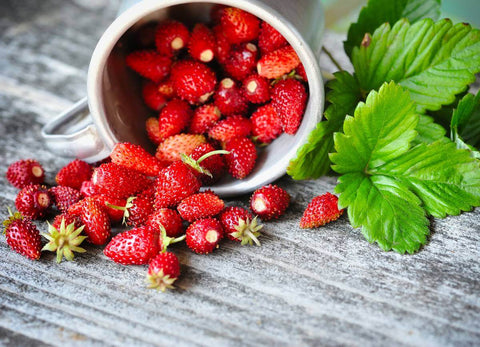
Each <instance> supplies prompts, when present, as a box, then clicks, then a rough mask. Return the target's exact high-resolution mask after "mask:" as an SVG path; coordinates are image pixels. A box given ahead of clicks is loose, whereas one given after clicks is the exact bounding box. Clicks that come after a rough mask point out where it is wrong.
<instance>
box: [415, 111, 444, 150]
mask: <svg viewBox="0 0 480 347" xmlns="http://www.w3.org/2000/svg"><path fill="white" fill-rule="evenodd" d="M416 130H417V133H418V135H417V137H416V138H415V140H414V141H413V143H414V144H419V143H432V142H435V141H438V140H443V141H448V139H447V138H446V137H445V133H446V131H445V128H444V127H442V126H441V125H439V124H436V123H435V122H434V121H433V118H432V117H429V116H425V115H422V116H420V118H419V120H418V124H417V128H416Z"/></svg>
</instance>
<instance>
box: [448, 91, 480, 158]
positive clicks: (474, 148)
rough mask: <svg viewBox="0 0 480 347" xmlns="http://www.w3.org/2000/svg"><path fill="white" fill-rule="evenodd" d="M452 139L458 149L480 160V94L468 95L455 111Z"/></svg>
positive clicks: (452, 123)
mask: <svg viewBox="0 0 480 347" xmlns="http://www.w3.org/2000/svg"><path fill="white" fill-rule="evenodd" d="M450 129H451V136H450V137H451V139H452V141H454V142H455V143H456V144H457V148H465V149H468V150H469V151H471V153H472V156H473V157H475V158H479V159H480V152H479V149H480V92H479V93H477V95H476V96H474V95H473V94H466V95H465V96H464V97H463V98H462V99H461V100H460V102H459V103H458V106H457V108H456V109H455V110H454V111H453V114H452V121H451V124H450Z"/></svg>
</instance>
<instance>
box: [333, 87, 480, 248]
mask: <svg viewBox="0 0 480 347" xmlns="http://www.w3.org/2000/svg"><path fill="white" fill-rule="evenodd" d="M415 107H416V106H415V103H414V102H413V101H412V100H411V98H410V96H409V93H408V92H407V91H405V90H404V89H403V88H402V87H401V86H399V85H396V84H395V83H394V82H390V83H388V84H387V83H385V84H384V85H383V86H381V87H380V89H379V91H378V92H376V91H372V92H371V93H370V94H369V95H368V97H367V100H366V102H365V103H361V104H359V106H358V107H357V109H356V110H355V115H354V117H350V116H349V117H347V118H346V119H345V122H344V126H343V133H336V134H335V135H334V141H335V149H336V153H332V154H331V155H330V158H331V160H332V162H333V163H334V165H332V168H333V169H334V170H335V171H336V172H338V173H340V174H342V176H340V177H339V179H338V182H339V183H338V185H337V187H336V188H335V192H336V193H339V194H340V196H339V207H340V208H345V207H348V216H349V219H350V222H351V224H352V226H354V227H362V233H363V234H364V236H365V238H366V239H367V240H368V241H369V242H377V243H378V244H379V246H380V247H381V248H382V249H384V250H390V249H393V250H395V251H397V252H399V253H405V252H409V253H413V252H415V251H416V250H418V249H419V248H420V246H421V245H423V244H424V243H425V242H426V236H427V235H428V233H429V229H428V219H427V214H430V215H433V216H436V217H444V216H445V215H446V214H458V213H460V211H462V210H464V211H465V210H469V209H471V207H472V206H479V205H480V163H479V162H478V161H477V160H475V159H473V158H471V157H470V156H469V154H468V152H467V151H464V150H458V149H456V148H455V144H453V143H452V142H449V141H446V140H445V139H441V140H438V141H435V142H433V143H430V144H426V143H421V144H419V145H416V146H414V147H412V144H413V143H414V140H415V139H416V136H417V131H416V129H417V128H418V122H419V119H420V116H419V115H418V114H417V113H416V108H415Z"/></svg>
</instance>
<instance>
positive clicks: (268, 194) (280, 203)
mask: <svg viewBox="0 0 480 347" xmlns="http://www.w3.org/2000/svg"><path fill="white" fill-rule="evenodd" d="M289 203H290V195H289V194H288V193H287V192H286V191H285V190H284V189H282V188H280V187H279V186H276V185H272V184H269V185H267V186H264V187H262V188H259V189H257V190H256V191H255V192H254V193H253V195H252V197H251V198H250V208H251V209H252V211H253V212H254V213H256V214H257V215H258V216H259V217H260V218H262V219H263V220H269V219H272V218H278V217H280V216H281V215H283V214H284V213H285V210H286V209H287V207H288V204H289Z"/></svg>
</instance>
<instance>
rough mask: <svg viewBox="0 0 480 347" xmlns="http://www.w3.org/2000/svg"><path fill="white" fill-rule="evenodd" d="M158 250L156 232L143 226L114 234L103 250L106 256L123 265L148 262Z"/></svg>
mask: <svg viewBox="0 0 480 347" xmlns="http://www.w3.org/2000/svg"><path fill="white" fill-rule="evenodd" d="M158 252H160V248H159V246H158V234H157V233H155V232H153V231H152V230H151V229H150V228H148V227H145V226H141V227H137V228H133V229H130V230H127V231H124V232H122V233H120V234H117V235H115V236H114V237H113V238H112V239H111V240H110V242H109V243H108V245H107V246H106V247H105V249H104V250H103V254H105V255H106V256H107V257H108V258H110V259H111V260H113V261H114V262H116V263H119V264H123V265H144V264H148V262H149V261H150V259H152V258H153V257H155V256H156V255H157V254H158Z"/></svg>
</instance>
